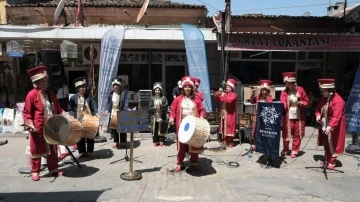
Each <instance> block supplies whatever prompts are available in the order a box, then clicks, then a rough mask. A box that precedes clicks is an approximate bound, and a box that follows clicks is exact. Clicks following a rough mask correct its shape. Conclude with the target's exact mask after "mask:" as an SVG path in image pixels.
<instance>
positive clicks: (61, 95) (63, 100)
mask: <svg viewBox="0 0 360 202" xmlns="http://www.w3.org/2000/svg"><path fill="white" fill-rule="evenodd" d="M64 80H65V79H64ZM56 98H57V99H58V100H59V103H60V106H61V108H63V109H67V107H68V104H69V87H68V86H67V85H66V84H65V83H64V84H63V86H62V87H61V88H59V89H58V91H57V94H56Z"/></svg>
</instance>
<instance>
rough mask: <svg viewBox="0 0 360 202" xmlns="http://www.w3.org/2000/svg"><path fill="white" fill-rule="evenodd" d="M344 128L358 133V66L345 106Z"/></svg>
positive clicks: (359, 112) (359, 131) (359, 82)
mask: <svg viewBox="0 0 360 202" xmlns="http://www.w3.org/2000/svg"><path fill="white" fill-rule="evenodd" d="M345 116H346V129H347V130H348V131H352V132H356V133H360V66H359V67H358V69H357V72H356V76H355V80H354V83H353V87H352V89H351V92H350V95H349V98H348V100H347V103H346V108H345Z"/></svg>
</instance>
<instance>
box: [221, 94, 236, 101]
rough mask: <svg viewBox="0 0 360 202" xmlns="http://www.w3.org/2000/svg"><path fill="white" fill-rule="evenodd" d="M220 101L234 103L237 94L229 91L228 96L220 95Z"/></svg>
mask: <svg viewBox="0 0 360 202" xmlns="http://www.w3.org/2000/svg"><path fill="white" fill-rule="evenodd" d="M219 99H220V102H225V103H226V104H230V103H234V102H236V100H237V94H236V93H230V95H229V96H225V94H224V96H220V98H219Z"/></svg>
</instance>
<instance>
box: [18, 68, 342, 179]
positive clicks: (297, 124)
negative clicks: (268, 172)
mask: <svg viewBox="0 0 360 202" xmlns="http://www.w3.org/2000/svg"><path fill="white" fill-rule="evenodd" d="M28 74H29V77H30V78H31V80H32V82H33V85H34V89H32V90H31V91H30V92H29V93H28V94H27V96H26V100H25V107H24V111H23V116H24V123H25V126H26V127H27V130H28V131H29V133H30V152H31V176H32V180H34V181H38V180H39V179H40V176H39V173H40V164H41V157H43V156H46V157H47V166H48V168H49V172H50V173H51V174H52V175H54V176H59V175H63V173H62V172H60V171H59V170H58V154H57V148H56V146H55V145H50V144H48V143H47V142H46V141H45V137H44V134H43V129H44V127H45V123H46V121H47V120H48V119H49V118H50V117H52V116H53V115H58V114H62V115H63V116H65V117H68V116H73V117H74V118H75V119H79V120H80V119H82V118H84V117H90V118H92V119H95V120H96V118H97V119H98V118H99V112H98V108H97V104H96V102H95V100H94V98H93V97H92V96H91V95H89V94H88V93H87V91H86V87H87V82H86V79H85V78H84V77H82V78H78V79H75V80H74V85H75V88H76V91H77V93H76V94H75V95H73V96H72V97H71V98H70V101H69V106H68V112H65V111H64V110H63V109H61V107H60V105H59V102H58V100H57V99H56V96H55V95H54V93H53V92H52V91H51V90H48V89H47V88H46V86H47V81H48V76H47V74H46V68H45V66H38V67H34V68H31V69H29V70H28ZM283 81H284V84H285V86H286V89H285V90H284V91H282V92H281V96H280V100H281V103H282V104H283V106H284V114H283V120H282V138H283V150H282V151H281V156H282V157H283V158H286V156H287V155H290V157H291V158H296V157H297V156H298V154H299V152H300V145H301V140H302V139H303V137H304V134H305V107H306V106H307V104H308V97H307V95H306V92H305V90H304V89H303V88H302V87H301V86H299V85H297V83H296V74H295V72H285V73H283ZM318 82H319V87H320V91H321V93H322V95H323V98H322V99H321V100H320V102H319V104H318V106H317V108H316V113H315V116H316V121H317V122H319V123H321V126H322V127H320V128H319V135H318V145H319V146H324V148H325V151H326V159H325V162H323V163H324V164H325V165H326V166H327V168H328V169H334V168H335V165H336V164H335V161H336V158H337V157H338V156H339V155H341V154H342V153H343V152H344V146H345V131H346V128H345V112H344V111H345V102H344V100H343V99H342V98H341V97H340V95H339V94H337V93H336V91H335V80H334V79H319V80H318ZM180 83H181V84H180V85H179V87H180V86H181V88H182V90H181V93H180V95H179V96H177V97H175V98H174V100H173V101H172V102H171V105H170V109H169V102H168V100H167V99H166V97H165V96H164V94H163V86H162V83H160V82H156V83H154V84H153V88H152V91H153V93H152V97H151V99H150V103H149V110H148V111H149V113H150V115H151V134H152V136H153V145H154V147H158V146H160V147H163V146H164V145H165V135H166V133H167V130H168V126H169V125H170V126H172V125H174V127H175V129H176V144H177V145H176V147H177V161H176V165H175V167H174V171H175V172H179V171H181V170H182V169H184V165H183V163H184V158H185V156H186V153H189V154H190V162H191V168H192V169H194V170H199V169H200V167H199V154H200V153H202V152H203V151H204V147H203V146H200V147H199V146H197V147H195V146H192V145H188V144H185V143H182V142H180V141H179V135H182V134H179V130H180V125H181V123H182V121H183V120H184V119H185V118H186V117H187V116H193V117H196V119H199V120H204V119H205V118H206V113H205V109H204V106H203V100H204V95H203V93H202V92H200V91H199V85H200V83H201V81H200V79H198V78H194V77H190V76H184V77H183V78H182V79H181V82H180ZM111 84H112V87H113V91H112V92H111V93H110V95H109V96H108V99H107V113H108V114H109V117H110V121H109V126H108V132H109V133H110V134H111V137H112V138H113V139H114V145H113V148H118V147H119V146H124V145H125V146H126V139H127V136H126V133H118V132H117V112H118V111H125V110H128V109H129V103H128V98H127V93H126V91H124V90H123V89H122V88H121V84H122V80H121V78H113V79H111ZM224 84H225V85H224V88H225V89H224V88H220V89H219V90H218V91H217V92H216V93H214V99H215V100H216V101H218V102H219V106H220V111H219V114H220V118H219V130H218V131H219V133H220V134H221V137H222V138H221V139H222V140H221V144H222V145H226V146H227V147H229V148H231V147H233V146H234V143H233V140H234V137H235V133H236V124H237V123H236V120H237V109H236V101H237V97H238V96H237V94H236V93H235V88H236V86H237V82H236V81H235V80H234V79H228V80H227V82H226V83H224ZM271 86H272V82H271V81H270V80H261V81H260V86H259V92H258V94H256V93H255V91H254V92H253V94H252V95H251V98H250V101H251V103H252V104H255V107H257V105H258V103H259V102H272V101H273V98H272V97H271V95H270V89H271ZM169 110H170V111H169ZM255 117H257V115H255ZM84 119H85V118H84ZM252 127H253V135H252V139H251V142H252V144H251V148H252V149H253V150H256V146H255V142H256V130H257V128H256V124H255V123H254V124H253V126H252ZM186 130H187V129H186ZM95 136H98V132H95V133H94V134H93V135H92V136H86V137H82V138H81V139H80V140H79V141H78V142H77V148H78V151H79V155H80V156H79V157H80V158H84V157H88V158H91V157H92V153H93V151H94V138H95ZM290 142H291V150H290ZM290 151H291V152H290Z"/></svg>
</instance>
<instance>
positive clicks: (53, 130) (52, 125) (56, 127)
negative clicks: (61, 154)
mask: <svg viewBox="0 0 360 202" xmlns="http://www.w3.org/2000/svg"><path fill="white" fill-rule="evenodd" d="M70 130H71V124H70V123H69V121H68V120H67V119H66V118H65V117H63V116H61V115H54V116H52V117H50V118H49V119H48V120H47V121H46V123H45V127H44V137H45V140H46V142H47V143H49V144H59V143H62V142H64V141H65V140H66V138H67V137H68V135H69V133H70Z"/></svg>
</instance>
